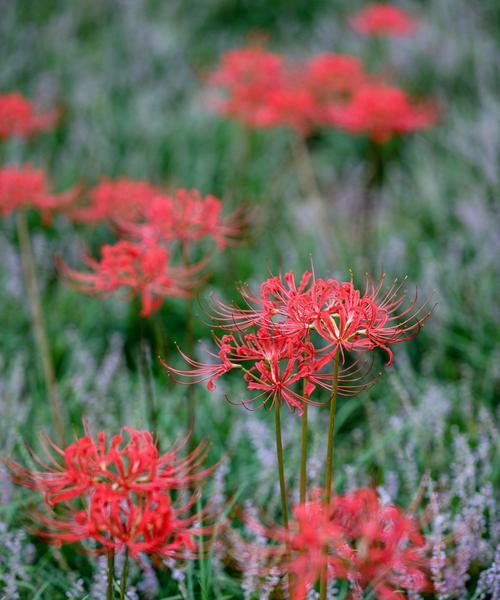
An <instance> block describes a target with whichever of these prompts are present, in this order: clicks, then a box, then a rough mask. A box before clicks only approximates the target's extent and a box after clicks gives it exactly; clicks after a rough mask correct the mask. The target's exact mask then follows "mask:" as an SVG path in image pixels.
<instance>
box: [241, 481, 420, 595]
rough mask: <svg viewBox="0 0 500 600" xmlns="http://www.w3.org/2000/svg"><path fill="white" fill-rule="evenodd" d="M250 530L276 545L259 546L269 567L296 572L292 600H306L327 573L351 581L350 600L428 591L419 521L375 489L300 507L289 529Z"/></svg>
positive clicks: (252, 526)
mask: <svg viewBox="0 0 500 600" xmlns="http://www.w3.org/2000/svg"><path fill="white" fill-rule="evenodd" d="M249 525H250V527H251V528H252V529H254V530H257V531H258V532H259V533H260V534H262V535H264V536H265V537H267V538H268V539H270V540H272V541H274V542H278V545H273V546H267V547H263V548H259V552H260V553H261V558H262V559H263V560H264V561H265V563H268V564H269V563H273V564H274V565H276V564H278V565H280V566H281V569H282V570H283V571H285V572H290V573H291V574H292V576H293V577H292V585H293V587H292V590H291V598H292V599H293V600H304V599H305V598H306V596H307V592H308V591H309V590H310V589H312V587H313V586H314V584H315V583H316V582H317V581H318V580H319V578H320V575H321V572H322V570H323V569H327V571H328V577H329V578H332V579H337V580H345V581H349V582H350V584H351V586H352V589H353V591H352V594H351V598H353V599H356V598H361V597H362V595H363V592H364V591H366V590H368V589H371V590H372V591H373V593H374V594H375V595H376V597H377V598H379V599H380V600H401V598H403V597H405V596H403V595H402V593H403V590H404V591H411V592H422V591H428V590H429V587H430V586H429V581H428V579H427V575H426V564H427V560H426V543H425V540H424V538H423V536H422V535H421V534H420V532H419V529H418V526H417V524H416V522H415V520H414V519H413V518H412V517H411V516H409V515H406V514H405V513H404V512H402V511H401V509H399V508H398V507H396V506H392V505H383V504H382V503H381V502H380V500H379V499H378V497H377V495H376V493H375V492H374V491H373V490H372V489H368V488H363V489H358V490H355V491H353V492H350V493H348V494H345V495H343V496H336V497H334V498H333V499H332V501H331V502H330V503H329V504H328V505H327V506H325V504H324V503H323V502H321V501H318V500H312V501H310V502H307V503H304V504H299V505H297V506H295V508H294V510H293V519H292V521H291V523H290V525H289V528H288V529H283V528H280V527H273V528H270V529H267V528H264V527H262V526H261V525H260V524H258V523H255V522H251V523H249Z"/></svg>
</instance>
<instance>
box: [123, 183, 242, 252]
mask: <svg viewBox="0 0 500 600" xmlns="http://www.w3.org/2000/svg"><path fill="white" fill-rule="evenodd" d="M143 212H144V221H145V222H144V223H143V224H140V225H134V224H130V223H127V222H126V220H125V219H123V220H121V221H120V224H121V225H122V227H123V228H124V229H125V230H126V231H128V232H129V233H132V234H136V235H139V236H140V237H142V238H145V239H150V238H153V239H160V240H163V241H166V242H174V241H177V240H178V241H180V242H181V244H182V245H185V244H190V243H193V242H197V241H199V240H202V239H203V238H210V239H212V240H213V241H214V242H215V244H216V246H217V248H218V249H220V250H221V249H223V248H225V247H227V246H228V245H231V244H234V243H235V241H236V240H237V239H238V237H239V236H241V234H242V231H243V228H244V226H245V219H244V218H243V214H242V211H235V212H233V213H231V214H229V215H227V216H224V215H223V214H222V202H221V201H220V200H219V199H218V198H216V197H215V196H211V195H209V196H202V195H201V194H200V193H199V192H198V191H197V190H184V189H178V190H176V191H175V192H174V194H172V195H171V196H167V195H162V196H157V197H155V198H154V199H152V200H151V202H150V203H149V204H148V205H147V206H145V207H144V211H143Z"/></svg>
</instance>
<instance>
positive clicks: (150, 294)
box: [61, 240, 200, 317]
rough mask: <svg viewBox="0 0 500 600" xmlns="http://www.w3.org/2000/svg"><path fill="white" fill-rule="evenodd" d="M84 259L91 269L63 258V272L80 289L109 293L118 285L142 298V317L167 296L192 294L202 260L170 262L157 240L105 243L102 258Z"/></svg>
mask: <svg viewBox="0 0 500 600" xmlns="http://www.w3.org/2000/svg"><path fill="white" fill-rule="evenodd" d="M85 262H86V263H87V266H88V267H90V269H91V270H92V272H91V273H81V272H79V271H76V270H74V269H71V268H70V267H68V266H67V265H66V264H65V263H63V262H61V268H62V271H63V273H64V274H65V275H66V277H68V279H70V280H72V281H73V282H74V284H75V286H76V288H77V289H78V290H79V291H81V292H84V293H88V294H95V293H102V294H104V295H105V296H107V295H110V294H112V293H113V292H115V291H116V290H118V289H124V290H127V291H128V295H129V296H137V297H138V298H140V300H141V303H142V310H141V313H140V314H141V316H143V317H148V316H150V315H151V313H152V312H154V311H155V310H157V309H158V308H160V306H161V305H162V303H163V300H164V298H165V297H182V298H186V297H189V295H190V292H191V290H192V289H193V287H194V286H195V285H196V279H195V277H196V275H197V274H198V273H199V270H200V265H199V264H197V265H193V266H190V267H181V266H176V267H174V266H171V265H170V264H169V253H168V251H167V249H166V248H164V247H163V246H161V245H160V244H158V243H156V242H154V240H148V241H143V242H137V243H135V242H129V241H125V240H121V241H119V242H116V243H115V244H112V245H111V244H106V245H104V246H103V247H102V250H101V259H100V260H95V259H93V258H92V257H90V256H87V257H86V259H85Z"/></svg>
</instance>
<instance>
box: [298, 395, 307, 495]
mask: <svg viewBox="0 0 500 600" xmlns="http://www.w3.org/2000/svg"><path fill="white" fill-rule="evenodd" d="M301 422H302V430H301V434H302V435H301V443H300V491H299V492H300V503H301V504H304V502H305V501H306V488H307V402H305V403H304V412H303V413H302V417H301Z"/></svg>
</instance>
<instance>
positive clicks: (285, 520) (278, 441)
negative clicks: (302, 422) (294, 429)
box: [275, 400, 288, 529]
mask: <svg viewBox="0 0 500 600" xmlns="http://www.w3.org/2000/svg"><path fill="white" fill-rule="evenodd" d="M280 412H281V405H280V402H279V400H276V402H275V417H276V457H277V459H278V475H279V480H280V494H281V512H282V513H283V525H284V526H285V527H286V529H288V509H287V503H286V484H285V467H284V462H283V443H282V441H281V415H280Z"/></svg>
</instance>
